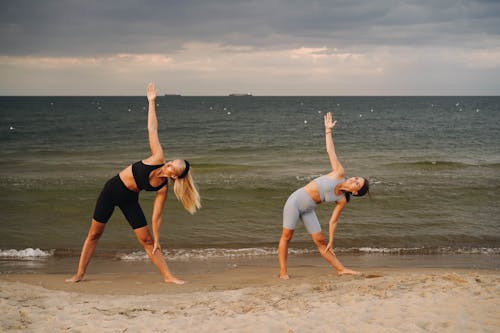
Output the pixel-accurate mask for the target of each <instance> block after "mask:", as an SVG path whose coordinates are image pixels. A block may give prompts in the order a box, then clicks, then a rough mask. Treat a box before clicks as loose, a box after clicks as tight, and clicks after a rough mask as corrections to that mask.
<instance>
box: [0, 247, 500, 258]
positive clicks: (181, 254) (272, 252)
mask: <svg viewBox="0 0 500 333" xmlns="http://www.w3.org/2000/svg"><path fill="white" fill-rule="evenodd" d="M317 252H318V250H317V249H316V248H313V247H311V248H290V249H288V253H289V254H291V255H307V254H315V253H317ZM335 252H336V253H342V254H359V255H363V254H382V255H454V254H470V255H499V254H500V248H499V247H460V248H453V247H411V248H399V247H398V248H385V247H359V248H336V249H335ZM55 254H56V255H57V256H75V255H79V254H80V252H79V251H77V252H75V251H67V250H64V251H57V250H42V249H39V248H36V249H33V248H26V249H21V250H17V249H7V250H0V259H10V260H12V259H14V260H38V259H47V258H50V257H53V256H54V255H55ZM163 254H164V256H165V259H167V260H169V261H188V260H212V259H244V258H249V259H251V258H259V257H264V256H277V255H278V250H277V248H273V247H260V248H240V249H230V248H205V249H171V250H163ZM101 255H103V254H102V253H101ZM108 255H111V256H113V257H116V258H117V259H119V260H124V261H141V260H149V259H148V256H147V254H146V252H144V251H132V252H128V253H123V252H121V253H116V252H114V254H113V252H112V253H109V254H108Z"/></svg>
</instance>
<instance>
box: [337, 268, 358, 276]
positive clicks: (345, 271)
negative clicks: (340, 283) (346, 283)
mask: <svg viewBox="0 0 500 333" xmlns="http://www.w3.org/2000/svg"><path fill="white" fill-rule="evenodd" d="M337 274H338V275H341V276H342V275H360V274H361V272H358V271H353V270H352V269H349V268H345V269H343V270H341V271H338V272H337Z"/></svg>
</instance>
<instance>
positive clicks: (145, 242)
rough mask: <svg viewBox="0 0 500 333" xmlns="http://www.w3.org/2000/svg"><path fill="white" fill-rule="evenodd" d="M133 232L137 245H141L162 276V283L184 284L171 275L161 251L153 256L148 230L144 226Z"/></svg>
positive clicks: (152, 241)
mask: <svg viewBox="0 0 500 333" xmlns="http://www.w3.org/2000/svg"><path fill="white" fill-rule="evenodd" d="M134 232H135V235H136V236H137V239H138V240H139V243H141V244H142V246H143V247H144V250H145V251H146V253H147V254H148V256H149V259H151V262H152V263H153V264H154V265H155V266H156V268H158V270H159V271H160V273H161V275H162V276H163V281H165V282H167V283H175V284H184V283H185V282H184V281H182V280H179V279H178V278H176V277H175V276H173V275H172V273H171V272H170V270H169V269H168V266H167V263H166V262H165V259H164V258H163V253H161V251H156V252H155V254H153V247H154V240H153V237H151V234H150V233H149V228H148V227H147V226H145V227H142V228H138V229H135V230H134Z"/></svg>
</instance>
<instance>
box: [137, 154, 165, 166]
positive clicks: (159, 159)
mask: <svg viewBox="0 0 500 333" xmlns="http://www.w3.org/2000/svg"><path fill="white" fill-rule="evenodd" d="M142 163H144V164H147V165H158V164H164V163H165V159H164V158H163V156H155V155H151V156H149V157H148V158H146V159H143V160H142Z"/></svg>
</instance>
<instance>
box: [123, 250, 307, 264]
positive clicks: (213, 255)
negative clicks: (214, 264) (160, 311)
mask: <svg viewBox="0 0 500 333" xmlns="http://www.w3.org/2000/svg"><path fill="white" fill-rule="evenodd" d="M313 252H315V250H313V249H289V250H288V253H290V254H308V253H313ZM163 254H164V255H165V258H166V259H167V260H171V261H185V260H190V259H199V260H210V259H217V258H221V259H239V258H251V257H262V256H271V255H272V256H276V255H278V250H277V249H276V248H270V247H261V248H242V249H227V248H207V249H173V250H164V251H163ZM118 258H119V259H120V260H147V259H148V256H147V255H146V253H145V252H144V251H135V252H131V253H126V254H120V255H118Z"/></svg>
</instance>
